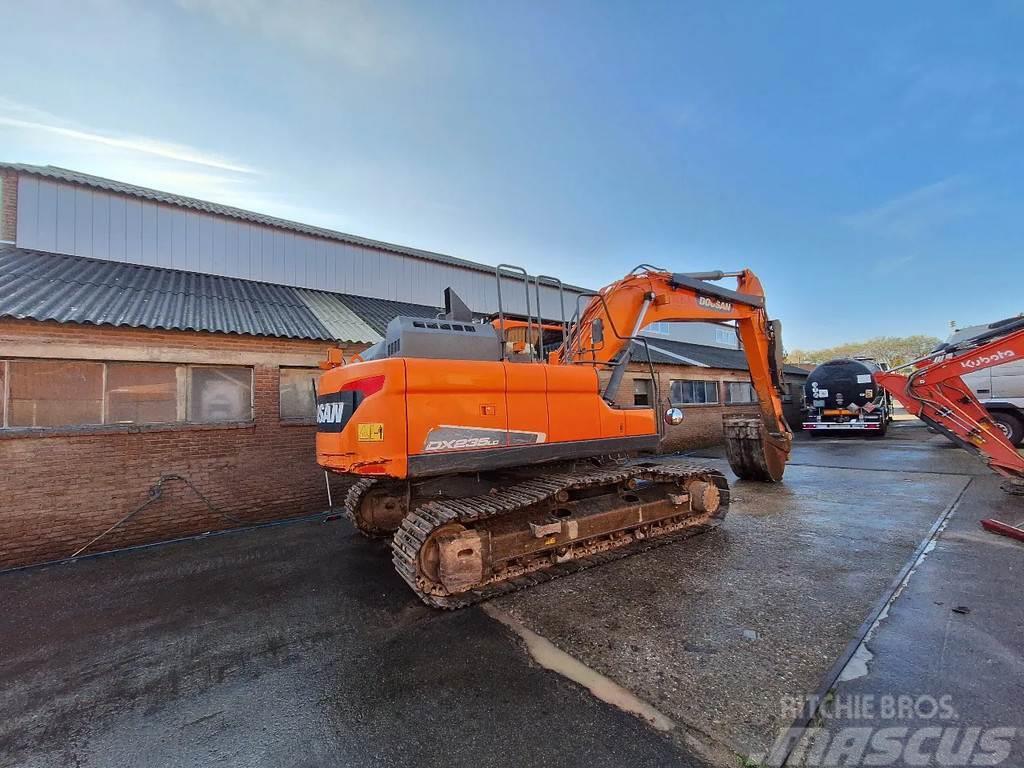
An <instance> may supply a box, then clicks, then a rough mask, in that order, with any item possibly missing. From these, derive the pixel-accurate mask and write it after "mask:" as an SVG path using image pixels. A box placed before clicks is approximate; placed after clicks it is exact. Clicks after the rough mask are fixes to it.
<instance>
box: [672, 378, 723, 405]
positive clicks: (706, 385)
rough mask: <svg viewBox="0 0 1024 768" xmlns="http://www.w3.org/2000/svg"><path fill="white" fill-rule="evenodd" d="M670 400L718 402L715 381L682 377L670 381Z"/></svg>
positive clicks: (680, 401)
mask: <svg viewBox="0 0 1024 768" xmlns="http://www.w3.org/2000/svg"><path fill="white" fill-rule="evenodd" d="M672 402H673V403H679V404H709V403H717V402H718V382H717V381H694V380H689V379H682V380H679V381H673V382H672Z"/></svg>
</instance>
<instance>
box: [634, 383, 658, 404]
mask: <svg viewBox="0 0 1024 768" xmlns="http://www.w3.org/2000/svg"><path fill="white" fill-rule="evenodd" d="M652 387H653V382H652V381H651V380H650V379H633V405H647V406H649V405H651V403H652V402H653V400H654V395H653V394H652V392H651V390H652Z"/></svg>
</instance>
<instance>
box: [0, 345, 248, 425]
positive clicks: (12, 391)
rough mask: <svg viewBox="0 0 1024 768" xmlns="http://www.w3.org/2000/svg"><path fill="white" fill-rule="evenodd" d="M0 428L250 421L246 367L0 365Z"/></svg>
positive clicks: (82, 363)
mask: <svg viewBox="0 0 1024 768" xmlns="http://www.w3.org/2000/svg"><path fill="white" fill-rule="evenodd" d="M0 395H2V402H0V428H3V429H31V428H47V427H49V428H55V427H78V426H90V425H97V426H99V425H105V424H175V423H194V424H210V423H217V422H238V421H252V418H253V408H252V368H249V367H246V366H238V365H178V364H175V363H122V362H109V363H108V362H94V361H91V360H28V359H20V360H0Z"/></svg>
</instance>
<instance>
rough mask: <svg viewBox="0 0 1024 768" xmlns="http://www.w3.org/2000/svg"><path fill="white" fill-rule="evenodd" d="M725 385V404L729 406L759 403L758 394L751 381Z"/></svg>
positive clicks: (728, 382)
mask: <svg viewBox="0 0 1024 768" xmlns="http://www.w3.org/2000/svg"><path fill="white" fill-rule="evenodd" d="M723 383H724V384H725V402H726V403H728V404H729V405H739V404H741V403H756V402H757V392H755V391H754V387H753V386H752V385H751V384H750V382H749V381H726V382H723Z"/></svg>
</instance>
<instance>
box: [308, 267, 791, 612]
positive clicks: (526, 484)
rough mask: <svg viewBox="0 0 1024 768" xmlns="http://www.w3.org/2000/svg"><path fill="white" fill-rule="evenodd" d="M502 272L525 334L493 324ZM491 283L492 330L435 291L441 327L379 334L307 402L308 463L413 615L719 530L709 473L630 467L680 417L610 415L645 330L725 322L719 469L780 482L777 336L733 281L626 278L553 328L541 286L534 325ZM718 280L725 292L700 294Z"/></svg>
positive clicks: (414, 322)
mask: <svg viewBox="0 0 1024 768" xmlns="http://www.w3.org/2000/svg"><path fill="white" fill-rule="evenodd" d="M510 274H512V275H517V276H521V280H522V282H523V284H524V287H525V290H526V303H525V306H526V309H527V311H526V315H525V318H512V317H507V316H506V315H505V313H504V310H503V301H502V295H501V281H502V278H505V279H506V280H507V279H508V278H509V275H510ZM496 276H497V278H498V285H499V290H498V300H499V313H498V316H497V317H495V318H494V319H493V320H492V322H490V323H480V322H477V321H475V320H474V317H473V315H472V313H471V312H470V311H469V309H468V307H466V305H465V304H463V303H462V301H461V300H459V299H458V297H457V296H455V294H454V293H453V292H452V291H451V290H450V289H449V290H448V291H446V292H445V306H446V311H445V312H444V313H443V315H441V316H439V317H437V318H433V319H425V318H410V317H398V318H395V319H394V320H392V322H391V323H390V324H389V325H388V328H387V334H386V337H385V338H384V339H383V340H382V341H381V342H379V343H378V344H376V345H374V346H373V347H371V348H369V349H368V350H366V351H364V352H363V353H361V354H360V355H359V356H358V357H356V358H355V359H353V360H351V361H349V362H348V363H345V364H341V361H339V360H337V359H335V360H334V362H330V363H325V364H324V367H325V368H326V369H327V370H326V372H325V373H324V375H323V376H322V377H321V379H320V382H319V384H318V387H317V423H318V432H317V458H318V461H319V463H320V464H321V465H322V466H323V467H324V468H325V469H327V470H329V471H332V472H336V473H339V474H343V475H346V476H348V477H350V478H351V479H353V480H354V481H355V482H354V483H353V485H352V486H351V488H350V489H349V491H348V494H347V495H346V499H345V508H346V512H347V514H348V516H349V517H350V519H351V520H352V521H353V523H354V524H355V525H356V527H357V528H358V529H359V530H360V531H361V532H363V533H364V534H366V535H368V536H390V537H391V539H392V552H393V559H394V564H395V567H396V569H397V570H398V572H399V574H400V575H401V576H402V578H403V579H405V581H406V582H407V583H408V584H409V586H410V587H411V588H412V589H413V591H414V592H415V593H416V594H417V595H419V597H420V598H421V599H422V600H423V601H424V602H426V603H428V604H429V605H433V606H436V607H442V608H458V607H461V606H464V605H468V604H470V603H473V602H476V601H478V600H483V599H486V598H488V597H490V596H492V595H496V594H503V593H505V592H508V591H511V590H514V589H519V588H522V587H526V586H530V585H532V584H536V583H539V582H541V581H546V580H548V579H551V578H554V577H556V576H559V575H563V574H567V573H572V572H574V571H577V570H580V569H581V568H585V567H589V566H591V565H594V564H598V563H602V562H605V561H607V560H610V559H612V558H617V557H621V556H623V555H626V554H631V553H633V552H637V551H640V550H643V549H646V548H648V547H650V546H653V545H654V544H657V543H661V542H663V541H667V540H672V539H677V538H680V537H683V536H689V535H692V534H694V533H699V532H701V531H705V530H708V529H710V528H713V527H714V526H716V525H717V524H718V523H719V522H720V521H721V519H722V518H723V517H724V515H725V512H726V510H727V509H728V504H729V485H728V482H727V479H726V477H725V476H724V475H723V474H722V473H721V472H719V471H717V470H715V469H713V468H710V467H705V466H699V465H693V464H690V463H684V462H680V461H677V460H672V459H657V460H655V459H651V458H642V457H643V456H650V455H652V454H654V453H655V452H656V450H657V447H658V445H659V443H660V441H661V438H662V436H663V434H664V430H665V429H666V427H665V424H666V423H670V424H675V423H678V420H679V419H681V418H682V417H683V416H682V412H681V411H680V410H679V409H678V408H677V407H676V406H675V405H673V404H672V403H670V402H669V401H668V398H667V397H661V396H659V395H657V394H656V397H655V401H656V402H655V403H654V407H646V406H643V407H641V406H622V405H618V404H617V403H616V402H615V399H614V395H615V392H616V391H617V389H618V386H619V383H620V382H621V380H622V378H623V375H624V373H625V370H626V366H627V364H628V363H629V362H630V354H631V351H632V349H633V345H634V344H639V345H640V346H641V347H643V346H644V344H645V343H646V341H645V339H644V337H642V336H640V335H639V334H640V332H641V331H642V330H643V328H645V327H646V326H647V325H649V324H651V323H654V322H685V321H706V322H723V321H730V322H734V323H735V327H736V330H737V333H738V334H739V337H740V340H741V342H742V346H743V349H744V351H745V352H746V355H747V359H748V362H749V366H750V375H751V384H752V386H753V388H754V390H755V392H756V393H757V397H758V403H757V406H756V408H757V410H756V412H753V413H748V414H742V415H736V416H728V417H726V418H725V419H724V422H723V429H724V433H725V438H726V445H727V451H728V458H729V463H730V466H731V467H732V469H733V471H734V472H735V473H736V474H737V476H738V477H740V478H741V479H747V480H758V481H762V482H777V481H779V480H781V478H782V475H783V472H784V470H785V465H786V460H787V458H788V456H789V448H790V441H791V439H792V434H791V432H790V430H789V427H788V426H787V425H786V421H785V419H784V417H783V415H782V405H781V399H780V396H779V388H780V386H781V377H780V372H781V369H782V364H781V340H780V339H779V334H780V332H781V331H780V326H779V324H778V323H777V321H769V320H768V319H767V314H766V312H765V309H764V292H763V290H762V289H761V284H760V282H759V281H758V280H757V278H756V277H755V276H754V275H753V273H751V272H750V271H749V270H744V271H742V272H736V273H731V274H729V275H726V274H725V273H718V272H715V273H690V274H679V273H670V272H667V271H663V270H655V269H652V268H647V267H644V268H638V269H636V270H634V271H633V272H631V273H630V274H629V275H627V276H626V277H625V278H623V279H622V280H620V281H618V282H616V283H614V284H612V285H610V286H608V287H607V288H604V289H602V290H601V291H599V292H597V293H594V294H593V295H591V296H589V301H588V302H587V304H586V306H585V307H583V308H582V310H581V311H579V312H578V313H577V317H575V318H574V320H573V321H572V322H568V323H567V322H565V321H564V315H563V321H562V322H561V323H557V322H553V321H545V320H543V319H542V317H543V316H542V314H541V311H540V299H541V291H540V288H541V284H542V283H541V280H543V281H544V282H543V285H544V286H550V287H555V288H557V289H558V292H559V297H560V299H561V296H562V290H561V285H560V284H559V283H558V281H556V280H554V279H553V278H537V279H536V280H535V282H534V283H533V284H532V287H533V288H534V289H535V292H536V310H537V311H536V316H534V315H533V313H532V310H531V302H530V288H531V278H529V277H528V276H527V275H526V272H525V271H523V270H521V269H519V268H510V267H507V266H502V267H499V268H498V270H497V275H496ZM726 276H730V277H735V278H736V279H737V287H736V289H735V290H730V289H727V288H724V287H722V286H719V285H717V284H716V283H714V282H712V281H713V280H719V279H722V278H723V277H726ZM560 303H562V302H561V301H560ZM563 307H564V304H563ZM651 372H652V374H653V366H652V367H651ZM652 380H653V383H654V388H655V392H656V393H657V381H656V377H653V375H652ZM662 408H664V413H662V412H661V411H662Z"/></svg>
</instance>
